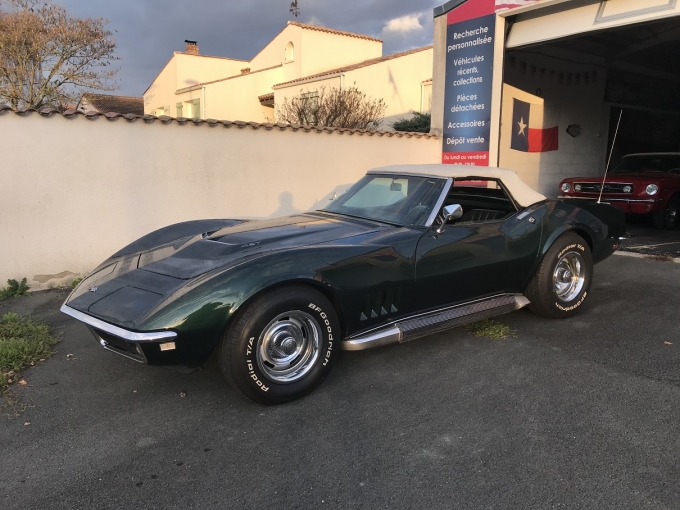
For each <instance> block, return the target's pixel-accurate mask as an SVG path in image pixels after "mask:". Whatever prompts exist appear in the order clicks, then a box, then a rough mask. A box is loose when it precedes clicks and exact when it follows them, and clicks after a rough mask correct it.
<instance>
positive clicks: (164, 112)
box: [163, 105, 170, 117]
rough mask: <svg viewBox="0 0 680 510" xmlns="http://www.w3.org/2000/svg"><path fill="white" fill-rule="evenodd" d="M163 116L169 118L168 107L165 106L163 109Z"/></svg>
mask: <svg viewBox="0 0 680 510" xmlns="http://www.w3.org/2000/svg"><path fill="white" fill-rule="evenodd" d="M163 115H167V116H168V117H170V106H169V105H168V106H166V107H165V108H163Z"/></svg>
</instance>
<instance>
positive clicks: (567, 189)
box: [562, 182, 571, 193]
mask: <svg viewBox="0 0 680 510" xmlns="http://www.w3.org/2000/svg"><path fill="white" fill-rule="evenodd" d="M570 191H571V184H569V183H568V182H565V183H564V184H562V193H569V192H570Z"/></svg>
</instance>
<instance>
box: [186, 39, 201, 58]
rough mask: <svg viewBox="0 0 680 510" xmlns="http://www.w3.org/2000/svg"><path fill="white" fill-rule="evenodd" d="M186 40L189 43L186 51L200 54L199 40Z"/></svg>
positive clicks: (191, 53)
mask: <svg viewBox="0 0 680 510" xmlns="http://www.w3.org/2000/svg"><path fill="white" fill-rule="evenodd" d="M184 42H185V43H187V48H186V50H184V51H185V52H186V53H188V54H189V55H198V42H196V41H189V40H186V41H184Z"/></svg>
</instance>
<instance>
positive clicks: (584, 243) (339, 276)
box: [61, 165, 625, 404]
mask: <svg viewBox="0 0 680 510" xmlns="http://www.w3.org/2000/svg"><path fill="white" fill-rule="evenodd" d="M624 233H625V224H624V219H623V214H622V213H621V212H620V211H619V210H618V209H616V208H614V207H611V206H609V205H606V204H598V203H595V202H593V201H587V200H581V201H579V200H548V199H546V197H544V196H542V195H540V194H538V193H536V192H535V191H533V190H532V189H531V188H529V187H528V186H527V185H526V184H524V183H523V182H522V181H521V180H520V179H519V178H518V176H517V174H515V173H514V172H512V171H510V170H501V169H490V168H479V167H462V166H452V165H418V166H395V167H386V168H379V169H376V170H372V171H370V172H369V173H368V174H367V175H366V176H365V177H363V178H362V179H361V180H360V181H359V182H357V183H356V184H355V185H354V186H352V187H351V188H349V190H348V191H347V192H345V193H344V194H343V195H341V196H339V197H337V198H335V199H334V200H333V201H331V202H330V204H329V205H328V206H327V207H326V208H325V209H322V210H319V211H314V212H309V213H304V214H297V215H294V216H289V217H286V218H277V219H273V220H264V221H245V220H235V219H229V220H203V221H189V222H186V223H180V224H177V225H172V226H170V227H166V228H163V229H161V230H158V231H156V232H153V233H151V234H148V235H146V236H144V237H142V238H141V239H139V240H137V241H135V242H134V243H132V244H131V245H129V246H127V247H126V248H123V249H122V250H121V251H119V252H118V253H116V254H114V255H113V256H112V257H110V258H109V259H108V260H106V261H105V262H103V263H102V264H101V265H100V266H99V267H97V268H96V269H95V270H94V271H93V272H92V273H91V274H90V275H89V276H88V277H87V278H86V279H85V280H83V281H82V282H81V283H80V285H79V286H78V287H77V288H76V289H75V290H74V291H73V293H72V294H71V295H70V296H69V298H68V299H67V300H66V302H65V303H64V305H63V306H62V309H61V310H62V311H63V312H64V313H66V314H68V315H70V316H72V317H74V318H76V319H78V320H79V321H82V322H83V323H85V324H86V325H87V326H88V327H89V328H90V330H91V331H92V333H93V334H94V336H95V338H96V339H97V340H98V341H99V342H100V344H101V345H102V346H103V347H104V348H105V349H108V350H110V351H112V352H115V353H118V354H121V355H123V356H126V357H127V358H130V359H132V360H135V361H137V362H140V363H145V364H148V365H158V366H166V367H174V368H177V369H183V370H186V369H191V368H196V367H198V366H200V365H202V364H203V363H205V362H206V360H207V359H208V357H209V356H210V355H211V354H212V353H213V352H214V351H216V354H217V357H218V358H219V362H220V366H221V368H222V371H223V372H224V375H225V377H226V379H227V380H228V381H229V382H230V383H231V385H232V386H233V387H234V388H236V389H238V390H240V391H241V392H242V393H243V394H244V395H245V396H246V397H248V398H250V399H252V400H254V401H256V402H260V403H263V404H279V403H283V402H286V401H289V400H293V399H296V398H299V397H301V396H303V395H306V394H307V393H309V392H310V391H312V390H313V389H314V388H316V387H317V386H318V385H319V384H320V383H321V382H322V381H323V379H324V378H325V377H326V376H327V375H328V373H329V371H330V369H331V367H332V366H333V364H334V362H335V361H336V359H337V357H338V355H339V354H340V351H341V350H343V349H344V350H355V351H356V350H363V349H369V348H373V347H379V346H385V345H389V344H398V343H402V342H407V341H410V340H413V339H416V338H420V337H423V336H427V335H430V334H432V333H436V332H440V331H443V330H446V329H449V328H452V327H456V326H459V325H461V324H465V323H468V322H471V321H477V320H480V319H484V318H488V317H491V316H495V315H499V314H503V313H508V312H512V311H513V310H517V309H519V308H522V307H525V306H527V307H529V309H530V310H532V311H533V312H535V313H537V314H539V315H541V316H544V317H551V318H555V319H559V318H564V317H569V316H571V315H572V314H574V313H576V312H577V311H578V310H579V308H581V307H582V306H583V303H584V302H585V301H586V299H587V297H588V292H589V291H590V286H591V283H592V278H593V264H594V263H597V262H599V261H601V260H603V259H605V258H606V257H608V256H610V255H611V254H612V253H613V252H614V251H615V250H616V249H617V248H618V245H619V242H620V241H619V240H620V238H621V236H623V234H624Z"/></svg>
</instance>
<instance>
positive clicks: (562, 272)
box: [553, 251, 586, 303]
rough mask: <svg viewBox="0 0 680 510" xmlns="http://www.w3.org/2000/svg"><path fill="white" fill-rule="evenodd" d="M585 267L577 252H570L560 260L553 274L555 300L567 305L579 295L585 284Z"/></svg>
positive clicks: (581, 257)
mask: <svg viewBox="0 0 680 510" xmlns="http://www.w3.org/2000/svg"><path fill="white" fill-rule="evenodd" d="M585 267H586V265H585V261H584V260H583V256H582V255H581V254H580V253H579V252H576V251H570V252H568V253H565V254H564V255H563V256H562V258H560V260H559V262H558V263H557V266H556V267H555V273H554V274H553V285H554V288H555V294H556V295H557V299H559V300H560V301H562V302H563V303H569V302H571V301H573V300H574V298H576V296H578V295H579V294H580V293H581V290H583V286H584V285H585V282H586V277H585Z"/></svg>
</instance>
